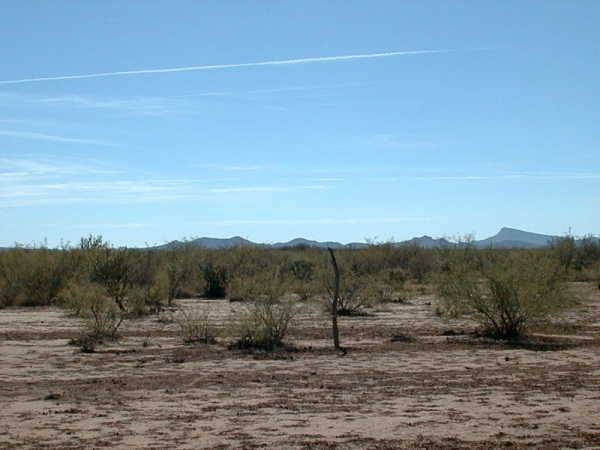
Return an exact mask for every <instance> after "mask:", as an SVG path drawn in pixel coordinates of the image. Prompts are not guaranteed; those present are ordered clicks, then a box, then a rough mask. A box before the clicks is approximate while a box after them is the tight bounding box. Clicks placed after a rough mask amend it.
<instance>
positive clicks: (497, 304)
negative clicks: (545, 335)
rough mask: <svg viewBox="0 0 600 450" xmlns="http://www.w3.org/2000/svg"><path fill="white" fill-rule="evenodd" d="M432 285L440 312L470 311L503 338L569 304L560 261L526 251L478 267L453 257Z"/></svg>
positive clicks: (514, 335) (457, 313)
mask: <svg viewBox="0 0 600 450" xmlns="http://www.w3.org/2000/svg"><path fill="white" fill-rule="evenodd" d="M436 287H437V292H438V294H439V298H440V301H439V305H438V311H439V312H441V313H442V314H444V315H446V316H450V317H458V316H461V315H465V314H466V315H470V316H472V317H473V318H474V319H475V320H476V321H478V322H479V323H480V324H481V325H482V326H483V328H484V331H485V332H486V333H487V334H489V335H491V336H494V337H497V338H502V339H512V338H518V337H520V336H522V335H524V334H525V333H526V332H527V330H528V328H529V327H530V326H531V325H532V324H534V323H538V322H542V321H544V320H547V319H549V318H551V317H553V316H555V315H557V314H559V313H560V312H562V311H564V310H565V309H566V308H568V307H570V306H572V305H573V304H574V300H573V299H572V298H570V297H569V296H568V294H567V292H566V287H565V284H564V280H563V272H562V270H561V268H560V266H559V264H557V262H556V261H553V260H551V259H549V258H548V257H545V256H543V255H540V254H536V253H529V252H527V253H515V254H508V255H506V257H505V258H504V259H502V260H500V261H497V262H496V263H495V264H493V265H489V266H487V267H485V268H483V269H482V270H474V269H473V268H471V267H470V266H469V265H468V264H467V263H465V262H464V261H453V262H451V263H449V264H447V265H446V268H445V271H444V272H442V273H441V274H440V275H439V276H438V279H437V283H436Z"/></svg>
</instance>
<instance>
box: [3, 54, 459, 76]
mask: <svg viewBox="0 0 600 450" xmlns="http://www.w3.org/2000/svg"><path fill="white" fill-rule="evenodd" d="M452 51H455V50H408V51H403V52H384V53H365V54H358V55H342V56H319V57H315V58H297V59H282V60H279V61H262V62H250V63H239V64H216V65H210V66H188V67H173V68H167V69H142V70H127V71H121V72H102V73H88V74H83V75H61V76H57V77H40V78H24V79H21V80H5V81H0V84H19V83H33V82H36V81H55V80H76V79H81V78H100V77H115V76H120V75H139V74H143V73H167V72H189V71H193V70H213V69H233V68H237V67H256V66H279V65H284V64H304V63H313V62H325V61H344V60H350V59H366V58H383V57H387V56H404V55H423V54H428V53H448V52H452Z"/></svg>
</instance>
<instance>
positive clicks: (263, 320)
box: [230, 270, 299, 351]
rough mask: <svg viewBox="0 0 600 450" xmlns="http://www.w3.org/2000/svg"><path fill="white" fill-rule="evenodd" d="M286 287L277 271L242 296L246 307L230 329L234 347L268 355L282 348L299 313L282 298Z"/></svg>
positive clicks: (285, 282)
mask: <svg viewBox="0 0 600 450" xmlns="http://www.w3.org/2000/svg"><path fill="white" fill-rule="evenodd" d="M288 287H289V285H288V282H287V280H285V279H284V278H283V277H282V276H281V275H280V273H279V270H276V271H275V273H274V274H270V276H269V277H268V278H267V279H265V280H264V281H263V282H262V283H254V284H252V285H251V286H249V288H248V290H247V291H246V292H245V294H244V298H245V300H246V303H244V305H243V306H242V307H241V310H240V311H239V313H238V315H237V316H236V317H233V318H232V323H231V326H230V328H231V329H232V333H233V334H234V336H236V337H237V341H236V343H235V344H234V347H236V348H257V349H262V350H267V351H272V350H275V349H276V348H277V347H280V346H281V345H282V344H283V340H284V338H285V336H286V334H287V332H288V330H289V328H290V326H291V325H292V324H293V320H294V318H295V317H296V315H297V314H298V312H299V307H298V304H297V302H295V301H294V300H293V299H292V298H290V296H289V295H286V294H288V290H289V289H288Z"/></svg>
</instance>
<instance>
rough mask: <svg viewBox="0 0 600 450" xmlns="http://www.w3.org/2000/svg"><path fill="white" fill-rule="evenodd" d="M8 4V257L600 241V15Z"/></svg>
mask: <svg viewBox="0 0 600 450" xmlns="http://www.w3.org/2000/svg"><path fill="white" fill-rule="evenodd" d="M2 6H3V8H2V9H3V11H2V14H1V15H0V42H1V44H0V57H1V60H2V64H1V65H0V246H1V245H11V244H12V243H14V242H21V243H26V244H29V243H32V242H39V241H41V240H43V239H44V238H46V239H47V240H48V243H49V244H50V245H56V244H57V243H59V242H60V240H61V239H63V240H64V241H70V242H76V241H77V240H78V239H79V237H80V236H83V235H87V234H89V233H93V234H102V235H103V236H104V237H105V238H107V239H108V240H110V241H111V242H113V243H116V244H119V245H144V244H145V243H163V242H165V241H169V240H172V239H177V238H182V237H194V236H212V237H229V236H233V235H241V236H244V237H246V238H249V239H252V240H255V241H261V242H275V241H283V240H288V239H291V238H294V237H298V236H302V237H307V238H312V239H319V240H338V241H341V242H350V241H363V240H364V239H365V238H370V239H378V240H384V239H389V238H394V239H396V240H401V239H406V238H410V237H413V236H416V235H423V234H428V235H432V236H435V237H440V236H457V235H464V234H467V233H472V234H474V235H475V236H476V237H477V238H483V237H487V236H489V235H491V234H494V233H495V232H496V231H497V230H498V229H499V228H500V227H502V226H511V227H515V228H521V229H525V230H530V231H536V232H541V233H548V234H563V233H565V232H567V231H569V229H571V230H572V232H573V233H575V234H579V235H581V234H586V233H594V234H597V233H598V223H599V221H600V212H599V208H598V207H597V206H598V204H599V202H600V164H599V163H598V156H599V154H600V152H599V149H598V143H599V142H600V127H599V126H598V119H599V118H600V103H599V102H598V98H600V82H599V80H600V70H599V69H600V28H599V27H598V23H600V2H597V1H594V0H590V1H585V0H578V1H567V0H564V1H553V0H544V1H502V2H500V1H497V2H476V1H442V0H437V1H410V2H409V1H396V0H394V1H377V2H367V1H352V0H350V1H349V0H343V1H342V0H331V1H326V2H325V1H310V0H303V1H291V0H289V1H274V0H273V1H266V0H265V1H242V0H239V1H227V2H223V1H202V2H198V1H191V0H190V1H159V0H156V1H142V0H128V1H127V2H122V1H111V0H106V1H102V2H100V1H96V2H73V1H70V0H56V1H53V2H47V1H41V0H40V1H28V2H21V1H16V0H14V1H11V0H7V1H6V2H4V3H3V5H2ZM405 52H406V53H405ZM386 53H394V54H391V55H390V54H387V55H386ZM359 56H360V57H359ZM341 57H344V58H341ZM318 58H323V59H318ZM265 62H268V64H254V63H265ZM207 66H209V67H207ZM157 69H178V70H166V71H158V70H157ZM179 69H185V70H179ZM123 72H136V73H123ZM102 74H104V75H102ZM75 75H94V76H92V77H81V78H79V77H74V78H71V76H75ZM96 75H100V76H96ZM44 78H48V79H45V80H44Z"/></svg>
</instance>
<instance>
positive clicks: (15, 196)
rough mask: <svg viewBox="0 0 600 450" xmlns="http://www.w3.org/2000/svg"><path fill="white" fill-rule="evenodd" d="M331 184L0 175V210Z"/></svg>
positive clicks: (210, 196)
mask: <svg viewBox="0 0 600 450" xmlns="http://www.w3.org/2000/svg"><path fill="white" fill-rule="evenodd" d="M325 189H329V186H327V185H312V184H311V185H301V184H287V185H284V184H282V185H259V186H253V185H250V186H248V185H246V186H243V185H242V186H222V187H205V186H203V185H202V184H201V182H200V181H196V180H186V179H181V180H161V179H155V180H152V179H146V180H111V181H64V182H62V181H61V182H57V183H48V182H39V180H33V181H30V180H26V181H23V180H17V181H15V178H14V177H13V178H10V177H6V178H2V177H1V176H0V207H19V206H36V205H54V204H71V203H81V202H86V203H108V204H127V203H145V202H161V201H173V200H184V199H202V198H204V199H207V200H210V199H214V198H215V196H220V195H234V194H253V193H255V194H268V193H282V192H295V191H306V190H325Z"/></svg>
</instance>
